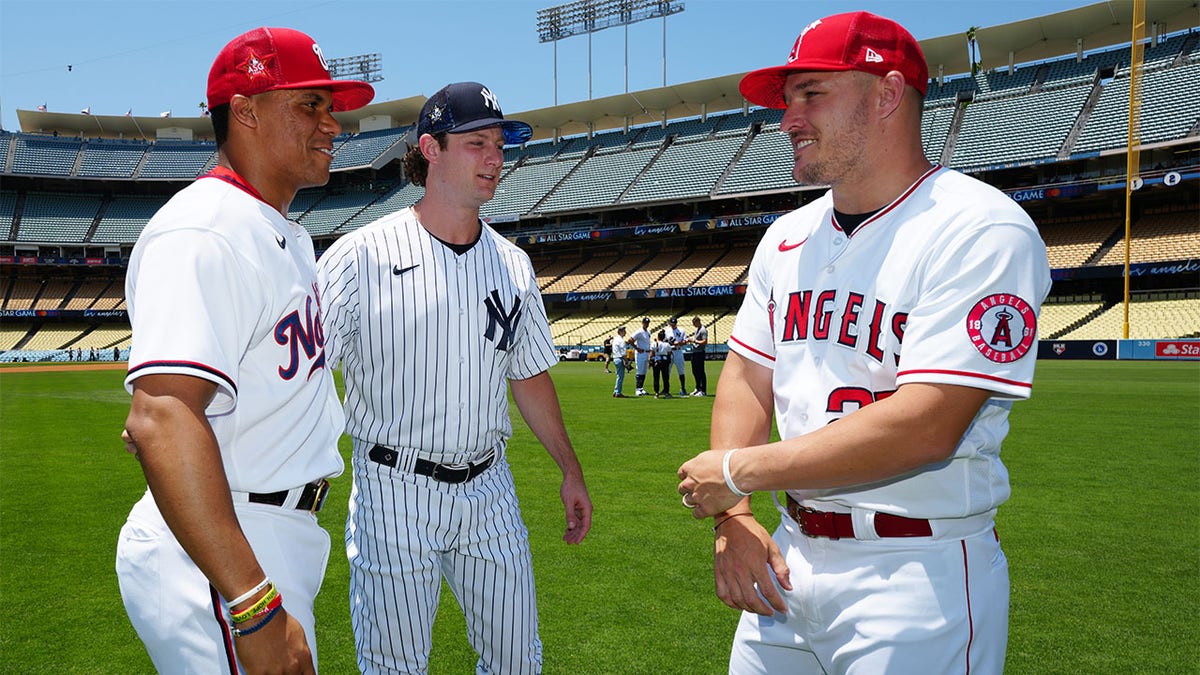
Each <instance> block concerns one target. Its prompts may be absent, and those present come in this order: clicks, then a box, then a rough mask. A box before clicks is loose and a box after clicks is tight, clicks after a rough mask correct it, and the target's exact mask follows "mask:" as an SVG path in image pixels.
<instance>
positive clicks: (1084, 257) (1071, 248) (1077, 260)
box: [1039, 215, 1123, 269]
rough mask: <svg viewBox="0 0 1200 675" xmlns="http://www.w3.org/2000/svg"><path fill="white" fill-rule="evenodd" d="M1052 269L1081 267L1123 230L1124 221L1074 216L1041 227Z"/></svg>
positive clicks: (1045, 223)
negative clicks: (1118, 231) (1113, 235)
mask: <svg viewBox="0 0 1200 675" xmlns="http://www.w3.org/2000/svg"><path fill="white" fill-rule="evenodd" d="M1039 226H1040V231H1041V234H1042V239H1043V240H1044V241H1045V242H1046V256H1047V257H1048V258H1049V260H1050V267H1051V269H1066V268H1071V267H1082V266H1083V265H1084V264H1085V263H1087V261H1088V260H1089V259H1090V258H1091V257H1092V256H1093V255H1094V254H1095V253H1096V252H1097V251H1099V250H1100V247H1101V245H1103V244H1104V242H1105V241H1106V240H1107V239H1108V238H1109V237H1110V236H1111V235H1112V234H1113V233H1114V232H1116V231H1117V228H1119V227H1122V226H1123V225H1122V221H1120V220H1116V219H1114V218H1101V217H1096V216H1090V215H1089V216H1073V217H1068V218H1060V219H1054V220H1049V221H1047V222H1044V223H1039Z"/></svg>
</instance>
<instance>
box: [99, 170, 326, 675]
mask: <svg viewBox="0 0 1200 675" xmlns="http://www.w3.org/2000/svg"><path fill="white" fill-rule="evenodd" d="M314 265H315V261H314V257H313V247H312V241H311V239H310V238H309V236H308V233H307V232H306V231H305V230H304V229H303V228H302V227H300V226H299V225H296V224H295V223H291V222H289V221H287V220H286V219H284V218H283V217H282V216H281V215H280V214H279V213H278V212H277V211H275V209H274V208H272V207H271V206H269V205H267V204H266V203H264V202H263V201H262V200H261V199H260V198H259V197H258V193H257V192H256V191H254V188H253V187H251V186H249V185H248V184H246V183H245V182H244V181H242V179H241V178H240V177H239V176H237V174H235V173H234V172H232V171H229V170H226V169H217V170H216V171H214V172H212V174H210V175H208V176H205V177H202V178H200V179H199V180H197V181H196V182H195V183H193V184H192V185H190V186H188V187H186V188H184V189H183V190H181V191H180V192H179V193H177V194H176V195H175V196H174V197H173V198H172V199H171V200H170V201H168V202H167V203H166V205H164V206H163V207H162V208H161V209H160V210H159V211H158V213H157V214H155V216H154V217H153V218H152V219H151V220H150V222H149V223H148V224H147V225H146V228H145V230H143V232H142V234H141V236H140V237H139V238H138V242H137V245H136V246H134V249H133V255H132V256H131V258H130V261H129V270H128V274H127V275H126V289H125V297H126V300H127V302H128V304H129V316H130V319H131V321H132V324H133V349H132V352H131V354H130V357H129V373H128V375H127V377H126V380H125V386H126V388H127V389H129V390H131V391H132V388H133V384H134V382H135V381H136V380H137V378H139V377H142V376H144V375H152V374H168V373H169V374H177V375H189V376H192V377H198V378H202V379H205V380H209V381H211V382H214V383H215V384H216V385H217V393H216V396H215V398H214V399H213V401H212V403H211V404H210V405H209V407H208V409H207V410H206V415H207V418H208V422H209V424H210V425H211V427H212V429H213V432H214V434H215V435H216V439H217V443H218V445H219V447H220V452H221V461H222V463H223V465H224V468H225V473H226V476H227V478H228V480H229V485H230V487H231V488H232V489H233V490H234V491H238V492H258V493H269V492H278V491H282V490H290V489H293V488H297V487H300V486H303V485H305V484H306V483H311V482H314V481H317V480H319V479H321V478H324V477H330V476H335V475H337V474H339V473H341V471H342V458H341V455H340V454H339V453H338V450H337V439H338V437H339V436H340V435H341V431H342V426H343V417H342V411H341V407H340V405H339V403H338V398H337V392H336V390H335V389H334V386H333V378H332V377H331V376H330V373H329V370H328V368H326V363H325V353H324V342H325V339H324V333H323V330H322V327H321V313H320V301H319V298H318V295H317V290H316V270H315V267H314ZM242 496H243V497H244V496H245V495H242ZM234 508H235V511H236V513H237V517H238V521H239V523H240V525H241V528H242V531H243V532H244V533H245V534H246V539H247V540H248V541H249V542H250V546H251V548H252V549H253V550H254V554H255V557H256V558H257V559H258V562H259V564H260V565H262V567H263V569H264V570H265V571H266V573H267V574H268V575H269V576H270V577H271V579H272V580H273V581H274V582H275V585H276V587H277V588H278V589H279V591H280V594H281V595H282V596H283V602H284V607H285V608H286V610H287V612H288V614H290V615H291V616H294V617H296V619H297V620H298V621H299V622H300V624H301V625H302V626H303V627H304V630H305V634H306V637H307V640H308V645H309V647H310V649H312V650H313V654H314V659H315V655H316V644H317V643H316V633H315V631H314V619H313V602H314V599H315V597H316V594H317V591H318V589H320V587H321V582H322V580H323V578H324V575H325V564H326V561H327V559H328V556H329V535H328V533H327V532H325V530H324V529H323V528H322V527H321V526H320V525H319V524H318V523H317V520H316V517H315V516H314V515H313V514H311V513H308V512H305V511H300V510H297V509H295V508H284V507H279V506H270V505H263V504H251V503H246V501H245V500H241V501H239V500H238V499H235V500H234ZM116 569H117V577H118V581H119V583H120V588H121V596H122V599H123V601H124V604H125V607H126V611H127V612H128V613H129V617H130V620H131V621H132V622H133V625H134V627H135V629H136V630H137V631H138V635H139V637H141V639H142V641H143V642H144V643H145V645H146V649H147V651H148V652H149V654H150V657H151V659H152V660H153V662H154V664H155V667H156V668H157V669H158V670H159V671H161V672H177V671H182V670H190V669H195V670H198V671H203V672H214V673H215V672H230V673H233V672H239V669H238V665H237V663H236V660H235V656H234V653H233V650H232V638H231V636H230V633H229V628H230V627H229V625H228V624H227V622H226V621H224V620H223V619H222V611H223V602H224V601H223V600H222V599H221V598H220V597H218V595H217V594H216V592H215V591H214V590H213V589H212V587H211V585H210V584H209V582H208V579H206V578H205V577H204V575H203V574H202V573H201V572H200V570H199V568H197V567H196V565H195V563H193V562H192V560H191V558H190V557H189V556H188V555H187V553H186V552H185V551H184V550H183V548H182V547H181V546H180V545H179V542H178V541H177V540H176V539H175V537H174V535H173V534H172V532H171V531H170V529H169V528H168V527H167V525H166V523H165V522H164V521H163V519H162V516H161V514H160V513H159V510H158V507H157V505H156V503H155V502H154V499H153V496H152V495H151V494H150V493H149V492H147V493H146V495H145V496H144V497H143V499H142V500H141V501H139V502H138V503H137V504H136V505H135V506H134V508H133V510H132V511H131V512H130V515H129V518H128V520H127V522H126V523H125V525H124V527H123V528H122V530H121V536H120V538H119V542H118V545H117V560H116ZM164 626H165V627H167V628H169V630H164Z"/></svg>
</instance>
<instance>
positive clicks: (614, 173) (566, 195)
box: [535, 148, 658, 214]
mask: <svg viewBox="0 0 1200 675" xmlns="http://www.w3.org/2000/svg"><path fill="white" fill-rule="evenodd" d="M656 152H658V149H657V148H650V149H645V150H629V151H626V152H618V153H615V154H612V155H597V156H593V157H589V158H588V159H587V161H585V162H584V163H583V164H582V165H581V166H580V167H579V168H577V169H576V170H575V172H574V173H572V174H571V175H570V176H568V177H567V178H566V180H564V181H563V182H562V183H561V184H560V185H559V186H558V187H557V188H556V189H555V190H554V192H551V193H550V195H549V196H548V197H547V198H546V200H545V201H544V202H542V204H541V205H540V206H538V207H537V208H536V209H535V211H536V212H538V213H543V214H550V213H555V212H562V211H586V210H589V209H594V208H599V207H603V206H609V205H611V204H613V203H614V202H616V201H617V197H620V196H621V193H622V192H624V191H625V189H626V188H627V187H629V185H630V183H632V182H633V179H634V178H636V177H637V175H638V174H639V173H640V172H641V171H642V169H644V168H645V167H646V163H647V162H649V161H650V159H651V158H652V157H653V156H654V154H655V153H656Z"/></svg>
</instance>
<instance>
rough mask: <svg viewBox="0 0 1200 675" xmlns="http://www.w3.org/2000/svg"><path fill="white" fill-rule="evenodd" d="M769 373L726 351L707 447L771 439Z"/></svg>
mask: <svg viewBox="0 0 1200 675" xmlns="http://www.w3.org/2000/svg"><path fill="white" fill-rule="evenodd" d="M771 375H772V373H771V371H770V370H769V369H767V368H764V367H762V366H759V365H757V364H755V363H753V362H752V361H749V360H748V359H745V358H743V357H742V356H739V355H738V354H737V353H734V352H730V353H729V356H728V358H727V359H726V361H725V366H724V368H723V369H722V370H721V379H720V381H719V382H717V398H716V400H715V401H714V402H713V412H712V426H711V430H710V435H709V445H710V447H712V448H713V449H728V448H740V447H745V446H748V445H761V444H763V443H766V442H767V441H768V440H769V439H770V437H771V418H772V415H773V413H774V399H773V395H772V393H771Z"/></svg>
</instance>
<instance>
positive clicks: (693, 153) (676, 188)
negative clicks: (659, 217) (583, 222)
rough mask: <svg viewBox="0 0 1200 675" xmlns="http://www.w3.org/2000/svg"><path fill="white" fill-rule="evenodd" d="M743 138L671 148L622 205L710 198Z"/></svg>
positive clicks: (625, 196)
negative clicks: (709, 195)
mask: <svg viewBox="0 0 1200 675" xmlns="http://www.w3.org/2000/svg"><path fill="white" fill-rule="evenodd" d="M743 141H744V139H743V138H741V137H738V136H733V137H727V138H718V139H714V140H711V141H696V142H691V143H679V142H676V143H675V144H673V145H671V146H670V147H669V148H667V149H666V150H664V151H663V152H662V154H661V155H659V156H658V157H657V158H656V159H655V160H654V163H653V164H651V165H650V167H649V168H647V169H646V171H645V172H644V173H643V174H642V175H640V176H638V178H637V180H636V181H635V182H634V184H633V186H632V187H631V188H630V189H629V191H628V192H626V193H625V195H624V196H622V197H621V203H622V204H633V203H636V202H646V201H662V200H664V199H671V200H679V199H697V198H700V197H707V196H708V194H709V193H710V192H712V189H713V186H714V184H715V183H716V181H717V179H718V178H720V177H721V174H723V173H724V172H725V169H726V168H727V167H728V166H729V162H730V161H731V160H732V159H733V155H734V153H735V152H737V150H738V148H740V147H741V146H742V143H743Z"/></svg>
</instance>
